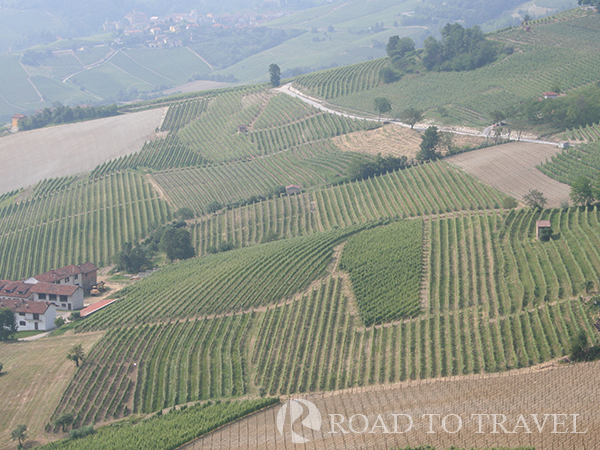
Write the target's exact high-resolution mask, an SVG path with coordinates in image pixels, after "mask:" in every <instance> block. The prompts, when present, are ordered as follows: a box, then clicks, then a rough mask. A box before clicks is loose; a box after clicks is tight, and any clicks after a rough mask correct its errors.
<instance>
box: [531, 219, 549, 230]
mask: <svg viewBox="0 0 600 450" xmlns="http://www.w3.org/2000/svg"><path fill="white" fill-rule="evenodd" d="M535 226H536V227H538V228H548V227H552V225H551V224H550V221H549V220H538V221H537V222H535Z"/></svg>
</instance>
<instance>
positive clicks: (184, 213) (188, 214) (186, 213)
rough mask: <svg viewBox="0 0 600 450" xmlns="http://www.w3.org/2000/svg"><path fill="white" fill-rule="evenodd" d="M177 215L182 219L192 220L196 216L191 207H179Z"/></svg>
mask: <svg viewBox="0 0 600 450" xmlns="http://www.w3.org/2000/svg"><path fill="white" fill-rule="evenodd" d="M175 217H177V218H179V219H181V220H192V219H193V218H194V211H192V210H191V209H190V208H186V207H183V208H179V209H178V210H177V211H176V212H175Z"/></svg>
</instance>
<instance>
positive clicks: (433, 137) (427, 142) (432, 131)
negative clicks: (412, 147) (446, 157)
mask: <svg viewBox="0 0 600 450" xmlns="http://www.w3.org/2000/svg"><path fill="white" fill-rule="evenodd" d="M440 139H441V135H440V134H439V133H438V129H437V127H427V129H426V130H425V131H424V132H423V134H422V135H421V144H420V147H421V149H420V150H419V152H418V153H417V159H418V160H419V161H435V160H436V159H438V158H439V157H440V154H439V153H438V151H437V147H438V145H439V144H440Z"/></svg>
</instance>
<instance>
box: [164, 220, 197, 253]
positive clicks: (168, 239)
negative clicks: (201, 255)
mask: <svg viewBox="0 0 600 450" xmlns="http://www.w3.org/2000/svg"><path fill="white" fill-rule="evenodd" d="M160 249H161V250H162V251H164V252H165V253H166V254H167V258H169V259H170V260H171V261H173V260H175V259H188V258H192V257H194V256H195V255H196V251H195V250H194V247H193V246H192V239H191V237H190V232H189V231H188V230H186V229H184V228H173V227H168V228H167V229H166V230H165V232H164V233H163V235H162V237H161V238H160Z"/></svg>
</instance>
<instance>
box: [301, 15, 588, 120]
mask: <svg viewBox="0 0 600 450" xmlns="http://www.w3.org/2000/svg"><path fill="white" fill-rule="evenodd" d="M599 30H600V18H599V17H598V15H597V14H594V13H593V12H588V13H585V12H584V13H583V16H573V17H563V20H557V21H550V20H548V21H547V22H546V23H544V22H540V23H536V24H533V25H532V26H531V32H525V31H524V30H522V29H521V28H520V27H519V28H513V29H509V30H506V31H503V32H499V33H495V34H494V35H492V36H491V38H492V39H494V40H499V41H501V42H505V43H509V44H510V45H513V46H514V47H515V48H516V49H518V50H519V51H515V52H514V53H513V54H512V55H510V56H508V57H506V58H504V59H501V60H499V61H497V62H495V63H493V64H491V65H489V66H485V67H482V68H480V69H477V70H474V71H468V72H443V73H441V72H429V73H426V74H417V75H410V76H405V77H404V78H402V79H401V80H400V81H397V82H395V83H390V84H387V85H377V84H378V83H373V82H372V81H371V80H373V79H375V80H377V82H378V81H379V80H378V78H377V77H376V76H377V75H378V72H379V68H380V67H382V66H383V64H384V63H385V60H383V59H382V60H377V61H370V62H367V63H363V64H362V65H358V66H353V67H354V69H353V71H351V72H350V71H349V72H346V70H349V69H348V68H345V67H344V68H337V69H332V70H331V71H325V72H319V73H316V74H310V75H306V77H299V78H298V79H297V81H295V83H296V85H297V86H298V87H299V88H301V89H304V90H306V92H307V93H310V94H312V95H317V96H319V97H321V98H326V99H330V100H331V101H332V103H334V104H336V105H338V106H342V107H349V108H353V109H357V110H362V111H373V98H375V97H387V98H388V99H390V101H391V103H392V105H393V106H395V107H396V108H399V109H398V111H400V110H401V109H404V108H409V107H414V108H418V109H422V110H434V109H435V108H438V107H440V106H444V107H445V108H446V110H447V112H448V114H449V116H450V117H451V118H452V119H453V120H454V121H456V122H459V123H462V124H474V125H481V124H487V123H488V122H489V118H488V113H489V108H490V107H489V105H494V107H495V108H504V107H506V106H509V105H513V104H516V103H518V102H519V101H521V100H522V99H529V98H538V97H539V96H540V95H541V93H542V92H545V91H548V90H550V89H551V87H552V86H553V85H555V84H557V83H558V84H560V87H561V89H562V90H563V91H567V90H570V89H573V88H576V87H580V86H584V85H587V84H589V83H592V82H595V81H596V80H597V70H596V68H597V67H598V65H599V64H600V54H599V53H598V52H597V51H596V50H595V49H597V48H598V46H599V45H600V33H599V32H598V31H599ZM363 67H364V68H363ZM359 74H360V77H361V78H360V79H359V80H355V81H354V80H353V81H352V85H353V86H358V87H359V88H348V87H347V86H348V78H349V77H358V76H359ZM399 105H402V106H401V107H400V106H399Z"/></svg>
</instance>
